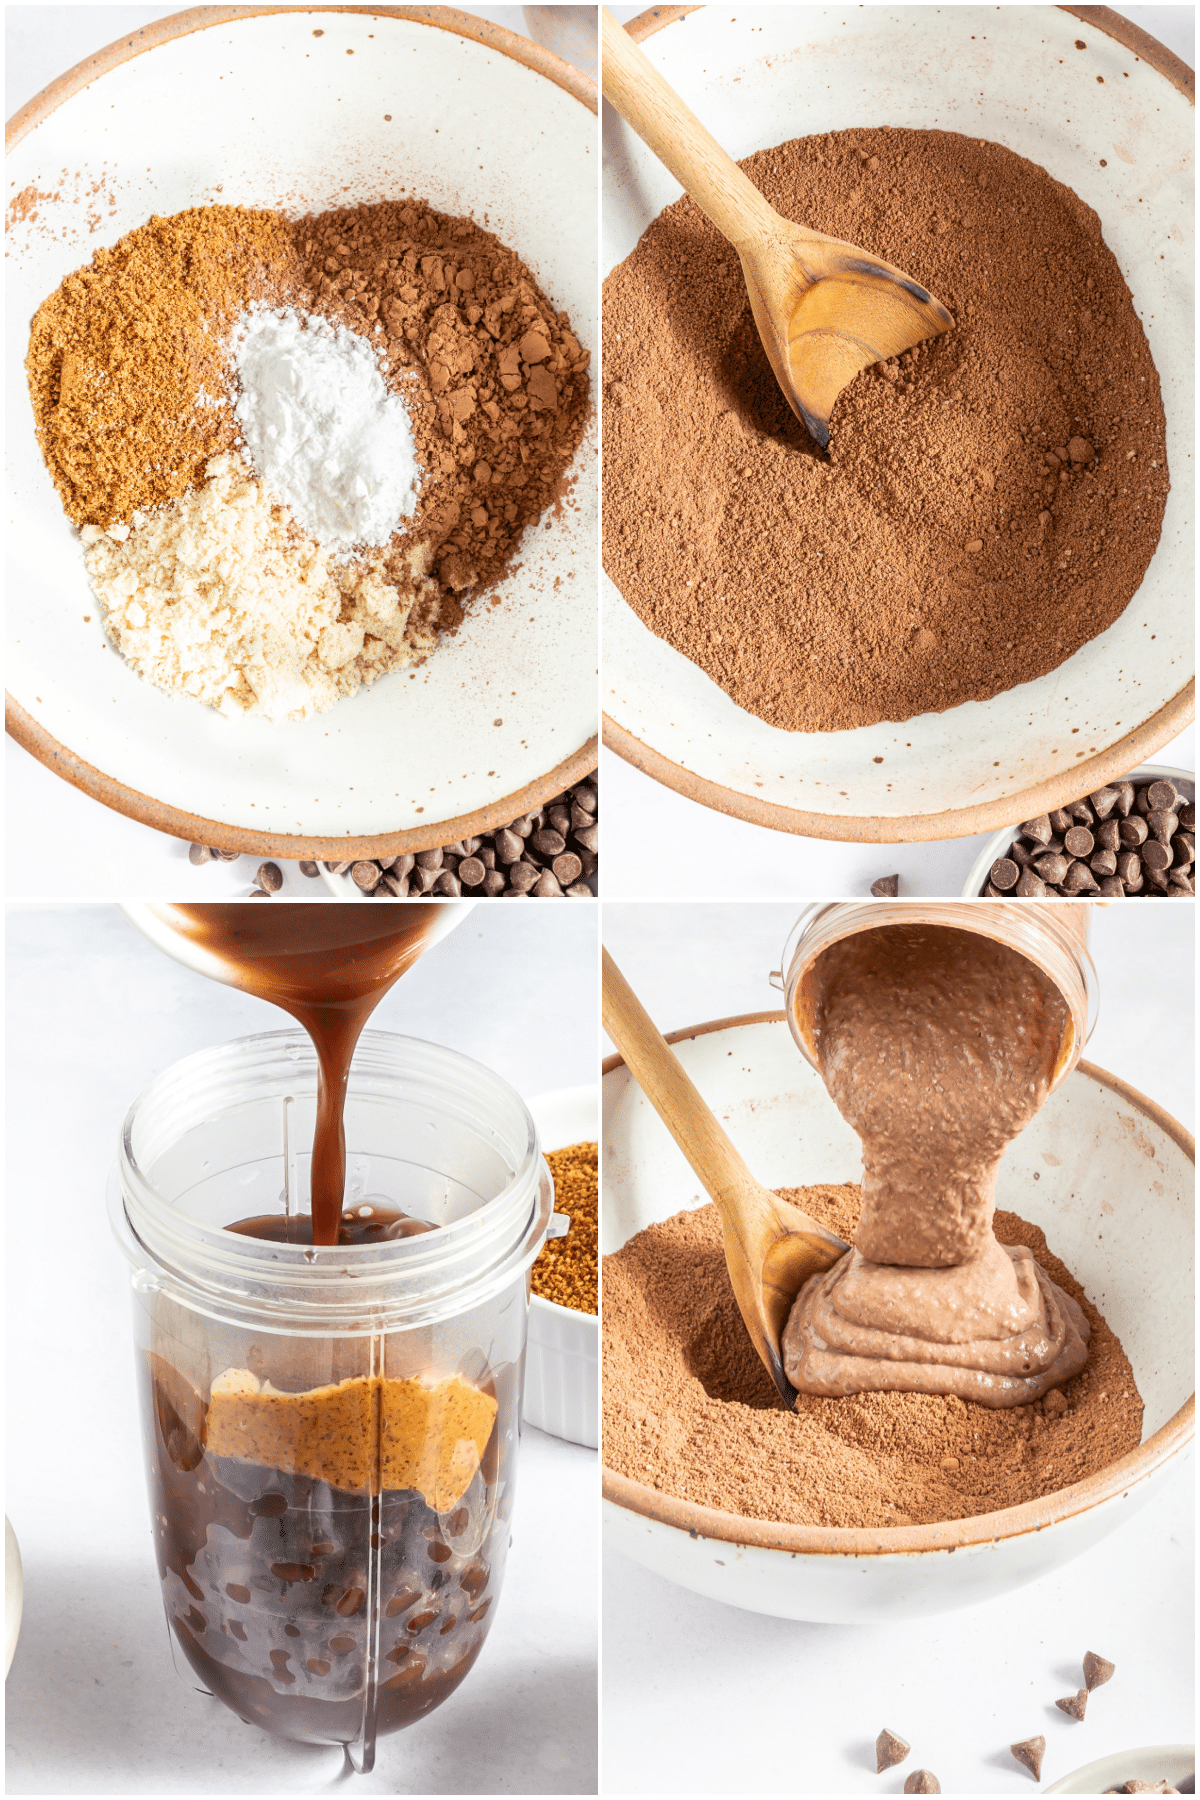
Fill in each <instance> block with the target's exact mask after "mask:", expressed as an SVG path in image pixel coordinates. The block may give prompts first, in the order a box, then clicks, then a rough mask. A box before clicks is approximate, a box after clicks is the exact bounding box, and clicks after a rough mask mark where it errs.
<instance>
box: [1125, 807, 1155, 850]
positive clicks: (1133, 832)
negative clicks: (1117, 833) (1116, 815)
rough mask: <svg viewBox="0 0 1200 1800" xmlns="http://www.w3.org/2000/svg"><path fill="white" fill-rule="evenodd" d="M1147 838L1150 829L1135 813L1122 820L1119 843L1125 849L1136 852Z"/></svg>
mask: <svg viewBox="0 0 1200 1800" xmlns="http://www.w3.org/2000/svg"><path fill="white" fill-rule="evenodd" d="M1149 836H1150V827H1149V826H1148V825H1147V823H1146V821H1145V819H1143V818H1140V817H1139V816H1138V814H1137V813H1131V814H1130V816H1129V818H1127V819H1122V821H1121V842H1122V843H1123V844H1124V845H1125V846H1126V848H1127V849H1130V850H1136V849H1137V848H1138V846H1139V845H1141V844H1144V843H1145V841H1146V839H1147V838H1148V837H1149Z"/></svg>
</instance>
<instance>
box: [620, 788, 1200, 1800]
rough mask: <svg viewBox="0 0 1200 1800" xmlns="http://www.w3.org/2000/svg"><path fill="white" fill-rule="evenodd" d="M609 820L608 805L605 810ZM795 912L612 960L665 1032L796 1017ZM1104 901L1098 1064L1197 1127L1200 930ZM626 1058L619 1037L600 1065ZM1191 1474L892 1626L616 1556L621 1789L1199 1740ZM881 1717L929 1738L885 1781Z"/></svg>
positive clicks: (656, 928) (659, 937) (948, 1776)
mask: <svg viewBox="0 0 1200 1800" xmlns="http://www.w3.org/2000/svg"><path fill="white" fill-rule="evenodd" d="M610 806H611V802H610ZM798 911H799V907H798V906H796V905H781V904H777V903H772V902H769V901H764V902H761V903H759V904H756V905H752V906H746V905H743V906H740V907H736V908H735V907H731V906H729V905H721V904H718V903H716V902H711V903H700V902H696V903H693V904H690V905H687V906H679V905H642V906H639V905H634V904H629V905H613V904H608V905H606V906H605V909H604V926H603V937H604V942H605V945H606V946H607V948H608V949H609V950H610V951H611V953H612V955H613V957H614V958H615V959H616V961H617V963H618V964H619V966H620V968H621V970H622V972H623V973H624V975H625V976H626V977H627V979H628V980H629V982H630V983H631V985H632V986H633V988H634V991H635V992H636V993H637V994H638V995H639V997H640V998H641V1000H642V1001H643V1003H644V1004H645V1006H646V1007H647V1010H648V1011H649V1012H650V1014H651V1016H652V1018H653V1019H654V1021H655V1023H656V1024H657V1025H658V1026H659V1028H660V1029H661V1030H663V1031H670V1030H674V1029H676V1028H678V1027H681V1026H685V1025H695V1024H699V1023H701V1022H703V1021H705V1020H708V1019H717V1018H724V1017H727V1016H729V1015H733V1014H737V1013H743V1012H766V1011H770V1010H774V1009H775V1008H777V1007H778V1006H779V1005H780V996H779V995H778V994H777V993H776V992H775V990H774V989H773V988H771V987H770V986H769V985H768V982H767V972H768V971H769V970H770V969H773V968H777V967H778V966H779V952H780V950H781V948H782V945H783V942H784V939H785V937H786V936H787V933H788V931H789V930H790V928H791V926H792V924H793V923H794V921H795V918H796V914H797V912H798ZM1148 923H1150V921H1148V919H1147V917H1146V914H1145V912H1144V911H1143V910H1142V909H1141V908H1138V907H1131V906H1122V905H1112V906H1109V907H1106V908H1093V911H1092V944H1091V947H1092V954H1093V957H1094V959H1095V962H1096V965H1097V970H1098V973H1099V980H1100V1015H1099V1021H1098V1024H1097V1026H1096V1030H1095V1032H1094V1033H1093V1036H1092V1039H1091V1042H1090V1043H1089V1044H1088V1047H1087V1052H1086V1054H1087V1056H1088V1058H1089V1060H1090V1061H1093V1062H1096V1063H1098V1064H1099V1065H1100V1066H1101V1067H1102V1068H1105V1069H1109V1070H1111V1071H1113V1072H1114V1073H1115V1074H1118V1075H1121V1076H1123V1077H1124V1078H1125V1079H1126V1080H1127V1081H1129V1082H1131V1083H1132V1084H1133V1085H1134V1086H1135V1087H1136V1088H1139V1089H1140V1090H1141V1091H1142V1092H1143V1093H1146V1094H1148V1095H1150V1096H1152V1097H1153V1098H1154V1099H1155V1100H1157V1101H1159V1102H1160V1103H1161V1104H1162V1105H1163V1106H1165V1107H1166V1108H1167V1110H1168V1111H1169V1112H1171V1113H1173V1114H1174V1115H1175V1117H1176V1118H1177V1119H1179V1120H1180V1121H1181V1122H1183V1123H1184V1124H1186V1125H1187V1126H1188V1127H1189V1129H1191V1128H1192V1127H1193V1122H1194V1117H1195V1068H1194V1035H1193V1011H1192V995H1193V993H1194V991H1195V988H1194V967H1195V943H1194V934H1195V918H1194V909H1193V907H1191V906H1190V905H1185V904H1179V905H1178V906H1177V907H1176V908H1175V909H1174V910H1172V909H1171V908H1170V907H1169V906H1168V907H1166V908H1164V909H1160V911H1159V912H1157V913H1155V914H1154V917H1153V930H1147V929H1146V927H1147V925H1148ZM610 1049H611V1046H610V1045H609V1043H608V1040H607V1038H606V1039H605V1051H606V1053H607V1052H608V1051H609V1050H610ZM1194 1487H1195V1484H1194V1478H1193V1476H1192V1474H1191V1472H1190V1471H1189V1472H1188V1473H1186V1474H1184V1475H1182V1476H1181V1477H1180V1478H1179V1479H1177V1480H1176V1481H1175V1482H1174V1483H1172V1484H1171V1485H1170V1486H1169V1487H1168V1488H1167V1489H1166V1490H1165V1491H1164V1492H1163V1493H1161V1494H1160V1495H1159V1497H1158V1498H1157V1499H1155V1500H1153V1501H1151V1502H1150V1503H1149V1505H1147V1506H1146V1507H1145V1509H1144V1510H1143V1511H1141V1512H1140V1513H1139V1514H1138V1515H1137V1516H1136V1518H1134V1519H1131V1520H1130V1521H1129V1523H1128V1524H1126V1525H1123V1526H1122V1527H1121V1528H1120V1529H1119V1530H1117V1531H1116V1532H1114V1533H1113V1534H1112V1536H1110V1537H1109V1538H1107V1539H1105V1541H1104V1542H1103V1543H1102V1544H1100V1545H1098V1546H1097V1547H1096V1548H1095V1549H1094V1550H1092V1551H1090V1552H1089V1553H1088V1554H1087V1555H1085V1556H1082V1557H1080V1558H1079V1559H1078V1560H1077V1561H1075V1562H1073V1563H1069V1564H1067V1565H1065V1566H1064V1567H1063V1568H1062V1569H1061V1570H1060V1571H1059V1572H1058V1573H1057V1574H1056V1575H1054V1576H1053V1577H1051V1578H1048V1579H1046V1580H1044V1581H1041V1582H1039V1583H1037V1584H1035V1585H1034V1586H1031V1587H1025V1588H1021V1589H1019V1590H1018V1591H1017V1592H1015V1593H1014V1594H1013V1595H1012V1596H1011V1598H1008V1599H1003V1600H997V1601H993V1602H991V1603H989V1604H987V1605H983V1606H979V1607H976V1608H974V1609H973V1610H971V1611H967V1612H960V1613H950V1614H946V1615H943V1616H942V1617H940V1618H933V1619H923V1620H917V1621H915V1622H909V1623H903V1624H901V1623H897V1624H894V1625H887V1626H877V1627H858V1626H834V1625H806V1624H796V1623H792V1622H789V1621H788V1620H784V1619H772V1618H765V1617H760V1616H758V1615H756V1614H753V1613H747V1612H741V1611H739V1610H737V1609H736V1608H733V1607H728V1606H724V1605H722V1604H720V1603H718V1602H716V1601H711V1600H706V1599H703V1598H701V1597H700V1596H699V1595H697V1594H692V1593H689V1592H687V1591H686V1590H685V1589H683V1588H680V1587H676V1586H675V1585H674V1584H672V1583H671V1582H668V1581H666V1580H664V1579H662V1578H661V1577H659V1576H656V1575H652V1574H650V1573H649V1572H648V1571H646V1570H645V1569H643V1568H641V1567H640V1566H639V1565H637V1564H636V1563H633V1562H631V1561H629V1560H628V1559H627V1558H625V1557H623V1556H620V1555H617V1554H615V1553H612V1552H608V1553H606V1555H605V1558H604V1591H603V1602H602V1604H603V1616H604V1659H603V1674H602V1684H603V1694H604V1712H603V1718H604V1727H603V1750H602V1756H603V1769H604V1788H605V1792H607V1793H619V1794H626V1793H669V1794H685V1793H696V1792H701V1793H710V1794H728V1793H789V1794H867V1793H871V1794H899V1793H901V1792H902V1791H903V1786H904V1780H905V1778H906V1776H908V1775H910V1774H912V1773H913V1772H914V1771H915V1770H916V1769H920V1768H927V1769H931V1770H932V1771H933V1773H934V1774H935V1775H936V1776H937V1777H938V1780H939V1781H940V1782H941V1786H942V1791H943V1792H944V1793H947V1794H949V1793H955V1794H1020V1793H1025V1792H1033V1791H1035V1790H1034V1789H1033V1786H1032V1783H1031V1782H1030V1778H1029V1776H1028V1774H1027V1773H1026V1772H1025V1771H1024V1770H1023V1769H1022V1768H1021V1767H1020V1766H1019V1765H1018V1764H1017V1763H1016V1762H1015V1761H1014V1760H1013V1758H1012V1756H1011V1755H1010V1753H1009V1750H1008V1746H1009V1744H1011V1743H1013V1742H1016V1741H1018V1740H1020V1739H1022V1738H1028V1737H1033V1736H1035V1735H1037V1734H1038V1733H1041V1734H1042V1735H1043V1736H1044V1737H1045V1739H1046V1746H1047V1747H1046V1760H1045V1766H1044V1770H1043V1783H1044V1784H1049V1783H1050V1782H1052V1781H1056V1780H1058V1778H1059V1777H1060V1776H1062V1775H1065V1774H1067V1773H1068V1772H1069V1771H1070V1770H1072V1769H1075V1768H1078V1767H1080V1766H1081V1765H1082V1764H1084V1763H1087V1762H1091V1761H1092V1760H1093V1759H1094V1758H1096V1757H1099V1756H1103V1755H1105V1754H1107V1753H1108V1752H1110V1751H1117V1750H1123V1749H1130V1748H1134V1747H1136V1746H1138V1745H1141V1744H1167V1743H1187V1742H1190V1741H1192V1732H1193V1717H1194V1712H1193V1708H1194V1695H1195V1685H1194V1681H1195V1676H1194V1660H1193V1606H1192V1596H1193V1593H1194V1591H1195V1590H1194V1585H1193V1578H1194V1566H1193V1563H1194V1522H1195V1491H1194ZM1086 1650H1094V1651H1096V1652H1097V1653H1098V1654H1099V1655H1101V1656H1106V1657H1108V1658H1109V1659H1110V1660H1111V1661H1113V1662H1115V1663H1116V1664H1117V1674H1116V1676H1115V1677H1114V1679H1113V1681H1112V1682H1111V1683H1109V1685H1108V1686H1106V1687H1104V1688H1102V1689H1099V1690H1098V1691H1097V1692H1096V1693H1095V1694H1094V1695H1093V1696H1092V1699H1091V1703H1090V1706H1089V1709H1088V1714H1087V1717H1086V1719H1085V1720H1084V1721H1083V1722H1082V1723H1080V1724H1077V1723H1075V1722H1074V1721H1072V1720H1071V1719H1069V1718H1067V1717H1066V1715H1065V1714H1063V1713H1061V1712H1059V1711H1058V1710H1057V1708H1056V1707H1055V1705H1054V1702H1055V1700H1056V1699H1058V1698H1059V1697H1060V1696H1063V1695H1066V1694H1071V1693H1074V1691H1075V1690H1076V1689H1077V1688H1078V1687H1080V1686H1081V1685H1082V1683H1083V1676H1082V1673H1081V1671H1080V1668H1079V1664H1080V1660H1081V1658H1082V1657H1083V1654H1084V1652H1085V1651H1086ZM884 1726H887V1727H888V1728H889V1729H890V1730H892V1731H895V1732H898V1733H899V1734H900V1735H901V1736H902V1737H904V1738H906V1739H907V1740H908V1742H909V1743H911V1745H912V1747H913V1748H912V1755H911V1756H910V1757H909V1758H908V1759H907V1761H906V1762H904V1763H903V1764H901V1765H900V1766H899V1767H897V1768H895V1769H891V1770H889V1771H888V1772H887V1773H885V1774H883V1775H880V1776H877V1775H876V1774H875V1757H874V1742H875V1738H876V1736H877V1735H878V1733H879V1732H880V1731H881V1730H882V1729H883V1728H884Z"/></svg>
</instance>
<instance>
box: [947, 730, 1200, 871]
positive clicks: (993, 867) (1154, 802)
mask: <svg viewBox="0 0 1200 1800" xmlns="http://www.w3.org/2000/svg"><path fill="white" fill-rule="evenodd" d="M1195 892H1196V777H1195V774H1194V772H1193V771H1192V770H1190V769H1171V768H1167V767H1166V766H1165V765H1162V764H1158V763H1145V764H1143V765H1142V767H1141V768H1140V769H1133V770H1132V771H1131V772H1130V773H1129V774H1128V775H1126V776H1124V777H1123V778H1122V779H1121V780H1120V781H1112V782H1108V783H1106V785H1105V786H1104V787H1102V788H1098V789H1097V790H1096V791H1095V792H1094V793H1091V794H1081V795H1080V796H1079V798H1078V799H1076V800H1070V801H1067V802H1066V803H1065V804H1064V805H1063V806H1061V807H1057V808H1055V809H1054V810H1053V811H1051V812H1047V813H1041V814H1040V815H1039V816H1038V817H1037V818H1036V819H1026V820H1025V821H1024V822H1023V823H1022V824H1020V825H1009V826H1006V827H1005V829H1004V830H1003V831H998V832H997V833H996V835H995V837H993V838H991V839H990V840H989V841H988V842H987V843H986V844H985V845H984V847H983V849H982V850H981V851H980V853H979V856H978V858H977V859H976V861H975V863H974V864H973V865H972V868H971V872H970V874H969V875H968V876H967V879H966V883H965V885H964V887H963V894H964V895H965V896H967V897H968V898H970V897H972V896H974V895H976V894H982V895H984V896H986V897H987V898H988V899H1020V900H1055V899H1063V900H1093V899H1095V900H1120V899H1124V898H1126V897H1129V898H1137V899H1143V900H1153V899H1162V900H1187V899H1191V898H1193V897H1194V895H1195Z"/></svg>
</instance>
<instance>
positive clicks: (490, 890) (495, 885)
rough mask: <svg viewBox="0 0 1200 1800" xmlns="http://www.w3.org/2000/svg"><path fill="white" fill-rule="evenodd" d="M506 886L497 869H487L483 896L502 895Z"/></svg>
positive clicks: (504, 879)
mask: <svg viewBox="0 0 1200 1800" xmlns="http://www.w3.org/2000/svg"><path fill="white" fill-rule="evenodd" d="M507 885H508V883H507V879H506V877H505V876H504V875H502V874H501V873H500V870H499V869H489V870H488V872H487V874H486V875H485V876H484V878H483V891H484V893H485V894H490V895H491V896H492V897H493V898H495V896H496V895H497V894H502V893H503V892H504V890H505V888H506V886H507ZM588 892H589V893H590V892H591V889H590V888H589V889H588Z"/></svg>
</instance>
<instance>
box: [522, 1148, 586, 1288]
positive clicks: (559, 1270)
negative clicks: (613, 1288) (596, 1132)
mask: <svg viewBox="0 0 1200 1800" xmlns="http://www.w3.org/2000/svg"><path fill="white" fill-rule="evenodd" d="M546 1163H547V1166H548V1167H549V1170H550V1173H551V1175H552V1176H553V1177H554V1210H555V1212H558V1213H565V1214H566V1215H567V1217H568V1218H569V1219H570V1221H571V1226H570V1230H569V1231H568V1232H567V1233H566V1235H565V1237H560V1238H548V1239H547V1241H546V1243H545V1244H544V1245H543V1246H542V1248H541V1250H540V1251H539V1253H538V1256H537V1259H536V1261H535V1262H534V1265H533V1269H532V1280H533V1291H534V1293H535V1294H540V1295H541V1297H542V1299H543V1300H552V1301H553V1302H554V1303H555V1305H556V1306H569V1307H571V1308H572V1309H573V1310H574V1311H575V1312H583V1313H595V1312H598V1311H599V1309H600V1270H599V1259H600V1243H599V1216H598V1214H599V1201H600V1190H599V1172H600V1169H599V1147H598V1145H596V1144H594V1143H581V1144H570V1145H568V1147H567V1148H566V1149H565V1150H547V1152H546Z"/></svg>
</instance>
